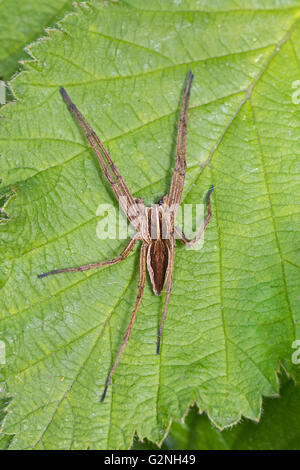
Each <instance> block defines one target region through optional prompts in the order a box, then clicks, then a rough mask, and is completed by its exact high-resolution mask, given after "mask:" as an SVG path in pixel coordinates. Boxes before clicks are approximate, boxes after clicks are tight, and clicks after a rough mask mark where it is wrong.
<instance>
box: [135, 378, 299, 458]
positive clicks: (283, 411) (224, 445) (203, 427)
mask: <svg viewBox="0 0 300 470" xmlns="http://www.w3.org/2000/svg"><path fill="white" fill-rule="evenodd" d="M280 382H281V387H280V398H279V399H275V400H274V399H272V398H265V399H264V401H263V410H264V411H263V415H262V417H261V421H260V422H259V423H255V422H253V421H250V420H243V421H241V422H240V423H239V424H238V425H237V426H234V427H233V428H231V429H225V430H223V431H220V430H218V429H217V428H215V427H213V426H212V425H211V422H210V421H209V419H208V418H207V416H205V415H204V414H203V415H200V414H199V412H198V410H197V407H195V406H194V407H193V408H192V409H191V411H190V412H189V414H188V416H187V417H186V418H185V419H184V422H183V423H182V422H178V421H177V422H174V423H173V424H172V426H171V429H170V431H169V434H168V437H167V438H166V440H165V441H164V443H163V446H162V449H165V450H167V449H170V450H172V449H181V450H195V449H197V450H228V449H230V450H265V449H268V450H299V448H300V444H299V442H300V426H299V423H300V420H299V410H300V389H299V387H297V386H296V385H295V383H294V382H293V381H292V380H289V381H288V380H287V379H286V378H285V377H284V376H281V377H280ZM134 449H158V447H157V446H155V445H154V444H151V443H150V442H149V443H144V444H142V443H139V442H136V444H135V446H134Z"/></svg>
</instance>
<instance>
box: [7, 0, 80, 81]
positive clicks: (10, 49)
mask: <svg viewBox="0 0 300 470" xmlns="http://www.w3.org/2000/svg"><path fill="white" fill-rule="evenodd" d="M71 6H72V2H71V1H70V0H67V1H66V0H64V1H61V0H39V2H38V5H37V3H36V2H35V1H33V0H29V1H28V0H27V1H26V2H23V1H22V0H13V1H11V0H0V23H1V30H0V44H1V48H0V79H1V80H8V79H9V78H10V77H11V76H12V75H13V74H14V73H15V72H16V71H17V70H19V67H18V60H21V59H25V60H26V59H27V60H28V55H27V54H26V53H25V51H24V48H25V46H27V45H28V44H29V43H30V42H32V41H34V40H35V39H37V38H38V37H39V36H40V35H42V34H43V32H44V31H43V27H45V26H52V25H54V23H55V22H56V21H57V20H58V19H60V18H61V17H62V15H63V13H64V12H66V11H67V10H68V9H70V8H71ZM16 12H18V14H16Z"/></svg>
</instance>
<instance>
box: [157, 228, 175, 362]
mask: <svg viewBox="0 0 300 470" xmlns="http://www.w3.org/2000/svg"><path fill="white" fill-rule="evenodd" d="M170 242H171V244H170V260H169V267H168V278H167V286H166V291H167V294H166V300H165V306H164V311H163V315H162V318H161V323H160V328H159V332H158V337H157V348H156V354H159V353H160V343H161V338H162V333H163V328H164V324H165V320H166V316H167V310H168V306H169V301H170V297H171V291H172V283H173V269H174V254H175V249H174V248H175V245H174V235H173V236H171V238H170Z"/></svg>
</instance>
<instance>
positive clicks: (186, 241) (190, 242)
mask: <svg viewBox="0 0 300 470" xmlns="http://www.w3.org/2000/svg"><path fill="white" fill-rule="evenodd" d="M213 190H214V187H213V186H211V187H210V188H209V190H208V193H207V196H206V207H207V216H206V219H205V220H204V224H203V225H202V227H201V229H200V231H199V232H198V233H197V235H196V236H195V237H194V238H192V239H191V240H189V239H188V238H187V237H186V236H185V234H184V233H183V231H182V230H181V229H180V228H178V227H175V233H176V234H177V236H178V238H179V239H180V240H181V241H182V242H183V243H184V244H185V245H186V246H193V245H195V244H196V243H197V242H198V241H199V240H200V238H201V237H202V236H203V233H204V232H205V230H206V228H207V226H208V224H209V222H210V219H211V217H212V212H211V206H210V195H211V193H212V192H213Z"/></svg>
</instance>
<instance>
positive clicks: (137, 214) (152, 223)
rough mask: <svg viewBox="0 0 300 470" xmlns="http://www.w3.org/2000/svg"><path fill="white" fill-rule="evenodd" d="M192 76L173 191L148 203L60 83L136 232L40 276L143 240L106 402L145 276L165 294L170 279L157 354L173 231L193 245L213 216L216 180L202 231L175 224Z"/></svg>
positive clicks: (89, 266)
mask: <svg viewBox="0 0 300 470" xmlns="http://www.w3.org/2000/svg"><path fill="white" fill-rule="evenodd" d="M192 82H193V74H192V72H189V74H188V77H187V80H186V84H185V88H184V92H183V98H182V104H181V110H180V116H179V122H178V131H177V145H176V164H175V169H174V171H173V175H172V181H171V187H170V194H168V195H165V196H163V197H162V198H161V199H160V201H159V202H158V204H155V205H153V206H151V207H146V206H145V204H144V201H143V200H142V199H141V198H138V199H135V198H134V197H133V196H132V194H131V192H130V191H129V189H128V187H127V185H126V183H125V181H124V180H123V178H122V177H121V175H120V173H119V172H118V170H117V168H116V166H115V165H114V163H113V161H112V159H111V158H110V155H109V154H108V152H107V151H106V150H105V148H104V147H103V144H102V142H101V140H100V139H99V137H98V136H97V135H96V134H95V132H94V131H93V129H92V128H91V126H90V125H89V123H88V122H87V121H86V119H85V118H84V117H83V115H82V114H81V113H80V111H79V110H78V109H77V108H76V106H75V105H74V103H73V102H72V101H71V99H70V97H69V95H68V94H67V92H66V91H65V89H64V88H61V89H60V93H61V95H62V97H63V99H64V101H65V102H66V104H67V106H68V108H69V110H70V111H71V113H72V114H73V115H74V117H75V119H76V121H77V122H78V124H79V125H80V127H81V128H82V130H83V132H84V134H85V136H86V138H87V139H88V141H89V143H90V145H91V146H92V148H93V150H94V152H95V154H96V155H97V157H98V160H99V163H100V166H101V168H102V170H103V172H104V174H105V176H106V178H107V180H108V182H109V183H110V185H111V187H112V190H113V191H114V193H115V196H116V198H117V199H118V201H119V203H120V205H121V207H122V209H123V210H124V212H125V214H126V216H127V218H128V219H129V221H130V223H131V225H132V226H133V227H134V228H135V230H136V233H135V235H134V236H133V237H132V238H131V239H130V241H129V242H128V244H127V245H126V247H125V248H124V250H123V251H122V253H121V254H120V256H118V257H116V258H113V259H110V260H107V261H100V262H98V263H92V264H87V265H84V266H79V267H72V268H63V269H55V270H53V271H49V272H46V273H44V274H40V275H39V276H38V277H40V278H41V277H45V276H49V275H50V274H58V273H66V272H75V271H87V270H89V269H93V268H100V267H102V266H108V265H113V264H116V263H119V262H120V261H123V260H124V259H125V258H126V257H127V256H128V255H129V253H130V252H131V250H132V249H133V247H134V245H135V244H136V242H137V241H138V240H140V241H142V246H141V251H140V274H139V285H138V294H137V298H136V303H135V306H134V309H133V313H132V316H131V319H130V322H129V325H128V327H127V330H126V332H125V335H124V339H123V342H122V345H121V347H120V350H119V352H118V354H117V357H116V359H115V362H114V364H113V366H112V368H111V370H110V373H109V375H108V377H107V380H106V383H105V387H104V391H103V394H102V398H101V402H103V400H104V398H105V395H106V392H107V388H108V386H109V384H110V382H111V380H112V376H113V373H114V371H115V369H116V367H117V365H118V363H119V360H120V358H121V355H122V353H123V351H124V349H125V346H126V344H127V342H128V340H129V337H130V334H131V330H132V327H133V324H134V321H135V318H136V315H137V312H138V308H139V306H140V304H141V300H142V295H143V291H144V287H145V281H146V270H148V273H149V276H150V281H151V284H152V288H153V292H154V294H155V295H160V294H161V291H162V289H163V287H164V284H165V283H166V300H165V305H164V311H163V314H162V319H161V324H160V328H159V332H158V340H157V349H156V352H157V354H159V353H160V343H161V337H162V332H163V327H164V323H165V319H166V315H167V309H168V304H169V300H170V295H171V289H172V278H173V267H174V249H175V236H176V237H177V238H179V239H180V240H181V241H182V242H183V243H184V244H185V245H187V246H192V245H194V244H195V243H197V241H198V240H199V239H200V238H201V236H202V235H203V233H204V231H205V229H206V227H207V225H208V223H209V221H210V219H211V215H212V214H211V207H210V195H211V193H212V191H213V189H214V188H213V186H211V187H210V189H209V191H208V193H207V196H206V205H207V216H206V219H205V221H204V224H203V226H202V228H201V230H200V232H199V233H198V234H197V235H196V236H195V237H194V238H193V239H192V240H188V239H187V238H186V236H185V235H184V233H183V232H182V231H181V230H180V229H178V228H177V227H175V226H174V221H175V218H176V212H177V209H178V206H179V204H180V200H181V195H182V191H183V185H184V179H185V172H186V136H187V120H188V105H189V97H190V92H191V87H192ZM124 199H125V200H126V202H127V204H125V203H124Z"/></svg>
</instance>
